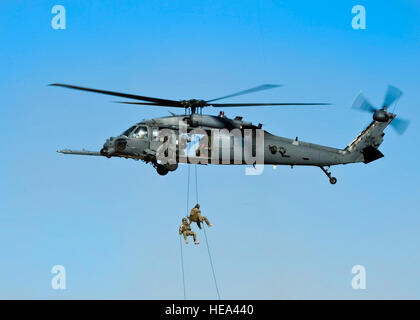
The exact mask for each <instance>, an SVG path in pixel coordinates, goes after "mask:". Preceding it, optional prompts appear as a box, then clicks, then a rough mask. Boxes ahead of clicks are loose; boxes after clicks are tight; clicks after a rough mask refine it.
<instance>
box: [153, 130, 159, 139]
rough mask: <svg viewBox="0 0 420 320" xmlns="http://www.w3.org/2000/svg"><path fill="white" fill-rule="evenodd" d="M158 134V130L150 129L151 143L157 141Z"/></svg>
mask: <svg viewBox="0 0 420 320" xmlns="http://www.w3.org/2000/svg"><path fill="white" fill-rule="evenodd" d="M158 134H159V129H158V128H153V129H152V140H153V141H158Z"/></svg>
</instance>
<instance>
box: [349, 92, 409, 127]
mask: <svg viewBox="0 0 420 320" xmlns="http://www.w3.org/2000/svg"><path fill="white" fill-rule="evenodd" d="M401 95H402V91H401V90H399V89H398V88H396V87H394V86H388V89H387V91H386V93H385V98H384V102H383V104H382V107H381V108H379V109H377V108H375V107H374V106H373V105H372V104H371V103H370V102H369V100H368V99H366V97H365V96H364V95H363V93H362V92H360V93H359V94H358V95H357V96H356V98H355V99H354V101H353V104H352V108H354V109H357V110H360V111H365V112H370V113H373V120H375V121H378V122H387V121H389V119H390V118H392V121H391V123H390V124H391V126H392V127H393V128H394V129H395V131H396V132H397V133H398V134H403V133H404V132H405V130H407V128H408V125H409V123H410V121H409V120H405V119H397V118H395V117H396V115H395V114H393V113H391V112H388V111H387V110H388V109H389V108H390V107H391V105H392V104H394V103H395V102H396V101H397V100H398V99H399V98H400V97H401Z"/></svg>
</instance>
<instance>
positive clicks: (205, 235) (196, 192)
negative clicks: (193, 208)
mask: <svg viewBox="0 0 420 320" xmlns="http://www.w3.org/2000/svg"><path fill="white" fill-rule="evenodd" d="M188 174H189V171H188ZM197 181H198V179H197V165H195V200H196V202H197V203H198V182H197ZM188 182H189V179H188ZM206 228H207V225H205V223H203V230H204V237H205V238H206V245H207V253H208V254H209V260H210V266H211V271H212V273H213V279H214V285H215V286H216V292H217V297H218V299H219V300H220V293H219V287H218V286H217V280H216V273H215V272H214V266H213V259H212V258H211V253H210V247H209V241H208V240H207V233H206Z"/></svg>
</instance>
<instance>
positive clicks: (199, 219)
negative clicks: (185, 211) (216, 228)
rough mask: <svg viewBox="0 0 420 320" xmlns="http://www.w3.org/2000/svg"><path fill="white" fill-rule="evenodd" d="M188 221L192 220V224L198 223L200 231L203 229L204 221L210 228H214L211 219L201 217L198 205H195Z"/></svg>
mask: <svg viewBox="0 0 420 320" xmlns="http://www.w3.org/2000/svg"><path fill="white" fill-rule="evenodd" d="M188 219H189V220H190V223H191V222H196V223H197V226H198V227H199V228H200V229H201V222H203V221H204V222H205V223H206V224H207V226H208V227H211V226H212V224H211V223H210V221H209V219H207V217H205V216H202V215H201V211H200V205H199V204H198V203H197V204H196V205H195V207H194V208H192V209H191V211H190V216H189V217H188Z"/></svg>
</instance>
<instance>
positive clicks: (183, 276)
mask: <svg viewBox="0 0 420 320" xmlns="http://www.w3.org/2000/svg"><path fill="white" fill-rule="evenodd" d="M179 246H180V247H181V268H182V284H183V287H184V300H187V294H186V293H185V274H184V256H183V255H182V234H181V235H180V237H179Z"/></svg>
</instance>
